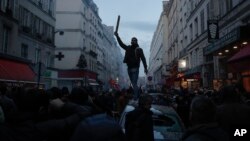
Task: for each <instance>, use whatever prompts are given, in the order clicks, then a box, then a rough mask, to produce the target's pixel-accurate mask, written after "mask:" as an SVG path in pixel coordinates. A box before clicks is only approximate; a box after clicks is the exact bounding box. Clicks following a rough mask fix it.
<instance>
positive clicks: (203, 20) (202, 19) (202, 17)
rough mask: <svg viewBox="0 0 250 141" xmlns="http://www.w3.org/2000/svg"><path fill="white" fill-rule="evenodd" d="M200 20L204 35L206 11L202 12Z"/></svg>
mask: <svg viewBox="0 0 250 141" xmlns="http://www.w3.org/2000/svg"><path fill="white" fill-rule="evenodd" d="M200 19H201V33H203V32H204V30H205V23H204V22H205V18H204V10H202V11H201V13H200Z"/></svg>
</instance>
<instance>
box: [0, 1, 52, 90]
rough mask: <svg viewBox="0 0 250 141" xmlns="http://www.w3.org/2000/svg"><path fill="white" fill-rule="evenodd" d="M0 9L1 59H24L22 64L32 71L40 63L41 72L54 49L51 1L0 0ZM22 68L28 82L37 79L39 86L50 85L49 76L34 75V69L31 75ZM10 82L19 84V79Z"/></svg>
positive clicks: (49, 64) (48, 63)
mask: <svg viewBox="0 0 250 141" xmlns="http://www.w3.org/2000/svg"><path fill="white" fill-rule="evenodd" d="M0 7H1V11H0V13H1V16H0V17H1V22H0V23H1V25H2V26H1V28H0V30H1V34H0V36H1V43H2V45H1V54H2V55H1V56H7V58H10V59H11V60H12V61H20V60H24V62H26V63H24V64H27V62H28V64H29V65H30V66H31V67H33V68H36V67H35V66H38V65H39V64H40V66H43V68H44V69H43V70H44V71H45V70H46V68H48V67H52V66H53V57H54V49H55V46H54V38H53V37H54V27H55V17H54V9H55V0H43V1H39V0H1V2H0ZM11 63H12V65H13V66H18V64H15V62H11ZM41 64H42V65H41ZM22 66H23V64H22ZM5 67H6V68H8V66H5ZM23 67H24V68H26V69H24V70H26V72H27V75H28V76H30V79H29V81H30V83H35V82H36V81H38V79H40V81H41V83H43V84H44V85H43V86H45V85H46V84H45V83H47V82H48V83H51V77H50V76H43V75H42V74H40V75H36V73H37V71H38V69H34V70H35V72H34V71H33V70H30V67H29V66H28V67H25V66H23ZM12 69H13V68H12ZM14 70H15V69H14ZM17 70H20V69H17ZM40 70H41V69H40ZM7 72H8V71H7ZM24 72H25V71H24ZM24 72H20V73H21V74H22V73H24ZM16 73H17V74H20V73H18V72H16ZM29 74H30V75H29ZM9 75H10V76H12V74H9ZM5 76H7V75H5ZM28 76H27V77H28ZM35 76H36V77H35ZM39 76H40V77H39ZM17 77H18V76H17ZM33 77H34V78H33ZM23 79H25V78H23ZM11 80H13V81H14V80H15V81H21V80H19V78H11Z"/></svg>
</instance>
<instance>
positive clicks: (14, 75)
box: [0, 59, 35, 82]
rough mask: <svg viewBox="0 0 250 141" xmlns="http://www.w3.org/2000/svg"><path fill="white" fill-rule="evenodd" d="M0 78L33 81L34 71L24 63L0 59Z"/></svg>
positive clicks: (3, 79) (2, 79)
mask: <svg viewBox="0 0 250 141" xmlns="http://www.w3.org/2000/svg"><path fill="white" fill-rule="evenodd" d="M0 79H1V81H10V80H13V81H17V82H18V81H29V82H34V79H35V73H34V72H33V70H32V69H31V68H30V67H29V65H28V64H26V63H22V62H16V61H11V60H5V59H0Z"/></svg>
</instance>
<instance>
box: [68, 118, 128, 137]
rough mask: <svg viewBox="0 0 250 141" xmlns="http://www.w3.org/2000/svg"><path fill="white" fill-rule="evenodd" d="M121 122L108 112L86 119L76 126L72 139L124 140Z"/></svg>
mask: <svg viewBox="0 0 250 141" xmlns="http://www.w3.org/2000/svg"><path fill="white" fill-rule="evenodd" d="M124 140H125V135H124V133H123V131H122V129H121V127H120V126H119V124H118V123H117V122H116V121H115V120H114V119H113V118H112V117H109V116H108V115H106V114H97V115H93V116H91V117H88V118H86V119H84V120H83V121H82V122H81V123H80V124H79V125H78V126H77V128H76V130H75V132H74V134H73V136H72V138H71V140H70V141H124Z"/></svg>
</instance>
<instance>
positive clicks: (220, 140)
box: [182, 123, 229, 141]
mask: <svg viewBox="0 0 250 141" xmlns="http://www.w3.org/2000/svg"><path fill="white" fill-rule="evenodd" d="M182 140H183V141H229V136H228V134H227V133H226V132H225V131H224V130H222V129H221V128H219V127H218V126H217V124H215V123H208V124H200V125H197V126H194V127H192V128H190V129H188V130H187V131H186V132H185V133H184V135H183V138H182Z"/></svg>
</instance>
